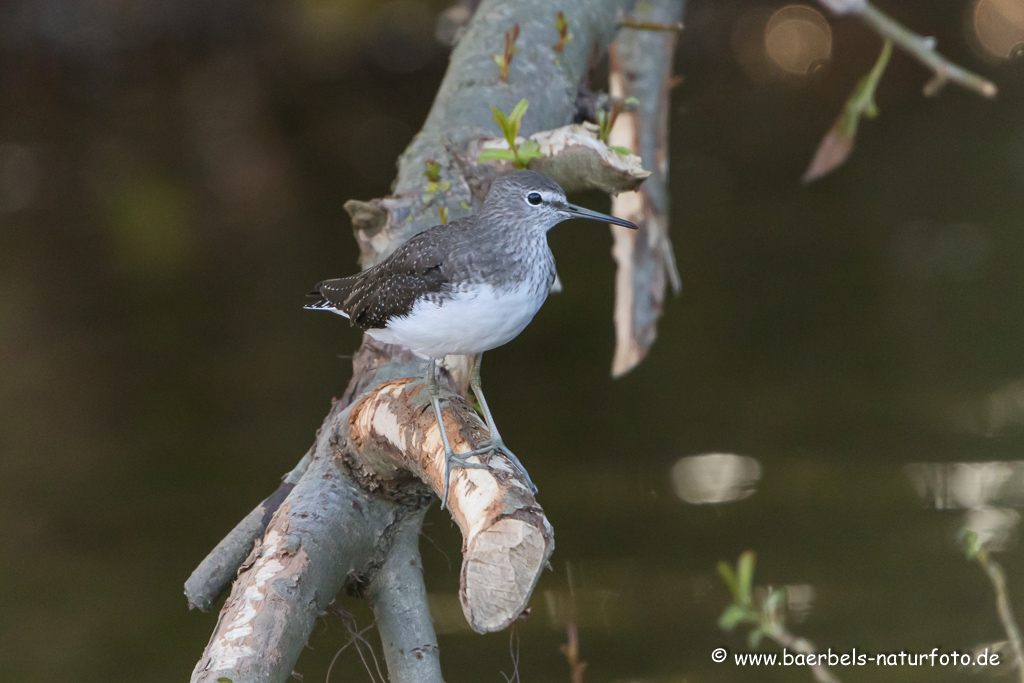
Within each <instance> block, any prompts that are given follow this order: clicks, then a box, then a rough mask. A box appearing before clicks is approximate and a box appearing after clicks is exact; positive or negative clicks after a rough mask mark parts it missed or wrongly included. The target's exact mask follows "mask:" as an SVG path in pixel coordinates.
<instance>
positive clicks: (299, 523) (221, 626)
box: [192, 410, 429, 683]
mask: <svg viewBox="0 0 1024 683" xmlns="http://www.w3.org/2000/svg"><path fill="white" fill-rule="evenodd" d="M346 417H347V415H345V413H342V412H339V411H337V410H335V411H333V412H332V413H331V415H329V416H328V418H327V421H326V423H325V425H324V428H323V429H321V433H320V437H319V439H318V440H317V444H316V446H315V448H314V452H313V457H312V461H311V463H310V465H309V469H308V471H307V472H306V475H305V476H304V477H303V478H302V480H301V481H300V482H299V483H298V485H296V486H295V488H294V489H293V490H292V492H291V493H290V494H289V495H288V497H287V498H286V499H285V501H284V503H283V504H282V505H281V507H280V508H279V509H278V511H277V513H276V514H275V515H274V517H273V519H272V520H271V521H270V524H269V526H268V527H267V532H266V535H265V536H264V538H263V541H262V543H260V544H259V545H258V546H257V547H256V548H255V549H253V552H252V554H251V555H250V556H249V559H248V560H246V563H245V564H244V565H243V566H242V569H241V570H240V571H239V575H238V580H237V581H236V582H235V584H234V586H233V587H232V590H231V595H230V596H229V597H228V599H227V601H226V602H225V603H224V607H223V609H222V610H221V614H220V618H219V619H218V621H217V627H216V628H215V629H214V632H213V636H212V637H211V639H210V642H209V644H208V645H207V646H206V650H205V652H204V653H203V657H202V659H200V660H199V663H198V664H197V665H196V668H195V671H194V672H193V674H192V681H193V683H215V682H216V681H217V680H218V679H220V678H228V679H230V680H231V681H232V682H233V683H265V682H266V681H284V680H285V679H287V678H288V677H289V676H290V675H291V672H292V670H293V668H294V666H295V662H296V661H297V660H298V658H299V654H300V653H301V652H302V649H303V647H305V645H306V641H307V640H308V639H309V635H310V633H312V631H313V626H314V624H315V623H316V619H317V617H318V616H319V614H320V613H321V612H322V611H323V610H324V608H325V607H326V606H327V604H328V603H329V602H330V601H331V600H332V599H333V598H334V595H335V593H337V592H338V591H339V590H340V589H341V588H342V587H343V586H344V585H345V584H346V583H349V582H355V584H356V585H358V584H359V582H361V581H364V580H367V579H368V578H369V576H370V575H372V573H373V571H375V569H376V567H378V566H379V565H380V564H381V562H382V561H383V558H384V557H385V555H386V554H387V552H388V550H389V549H390V542H391V537H392V534H391V531H392V530H393V529H395V528H397V527H398V526H400V523H401V522H402V521H403V520H404V518H405V517H407V516H408V515H409V514H410V508H405V507H399V506H395V505H394V504H391V503H390V502H389V501H386V500H384V499H383V498H381V497H379V496H373V495H370V494H368V493H366V492H365V491H363V490H362V489H361V488H360V487H359V486H357V485H356V484H355V483H354V482H353V481H352V480H351V479H350V478H349V477H348V476H347V473H346V472H344V471H343V470H342V469H341V468H340V467H339V464H340V462H341V461H340V459H339V458H337V457H336V446H335V444H336V443H337V442H338V441H337V439H338V437H337V435H336V431H335V430H336V427H337V425H338V424H344V423H345V418H346ZM427 501H429V498H427V497H426V496H421V499H420V505H421V506H422V505H424V504H426V502H427ZM413 509H415V508H413Z"/></svg>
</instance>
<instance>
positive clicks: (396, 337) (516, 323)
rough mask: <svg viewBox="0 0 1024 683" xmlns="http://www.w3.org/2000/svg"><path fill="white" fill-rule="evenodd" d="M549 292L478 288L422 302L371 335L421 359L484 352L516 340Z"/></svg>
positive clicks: (373, 331) (532, 288)
mask: <svg viewBox="0 0 1024 683" xmlns="http://www.w3.org/2000/svg"><path fill="white" fill-rule="evenodd" d="M546 295H547V291H546V290H544V289H543V288H537V287H531V286H530V285H529V284H527V283H524V284H523V285H521V286H520V287H519V288H518V289H514V290H504V289H502V290H497V289H495V288H494V287H492V286H490V285H474V286H473V287H472V289H468V290H467V291H460V292H456V293H454V294H453V295H450V297H449V296H446V297H445V298H444V299H443V300H442V301H441V303H434V302H431V301H427V300H426V299H421V300H420V301H418V302H417V303H416V305H414V306H413V308H412V310H411V311H409V314H408V315H404V316H400V317H397V318H393V319H391V320H390V321H389V322H388V326H387V329H383V330H379V329H372V330H367V331H366V333H367V334H368V335H370V336H371V337H373V338H374V339H376V340H378V341H382V342H385V343H387V344H400V345H402V346H404V347H406V348H408V349H409V350H411V351H412V352H413V353H415V354H416V355H418V356H420V357H422V358H441V357H442V356H446V355H448V354H450V353H483V352H484V351H488V350H490V349H493V348H495V347H498V346H501V345H502V344H505V343H507V342H509V341H511V340H512V339H515V337H516V336H518V335H519V333H520V332H522V331H523V329H524V328H525V327H526V326H527V325H528V324H530V321H531V320H533V316H534V315H536V314H537V311H538V310H540V307H541V304H543V303H544V299H545V298H546Z"/></svg>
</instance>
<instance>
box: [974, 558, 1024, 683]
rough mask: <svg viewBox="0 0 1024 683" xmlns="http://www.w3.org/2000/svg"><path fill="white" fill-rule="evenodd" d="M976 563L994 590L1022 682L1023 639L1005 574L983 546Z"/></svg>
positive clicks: (1023, 665)
mask: <svg viewBox="0 0 1024 683" xmlns="http://www.w3.org/2000/svg"><path fill="white" fill-rule="evenodd" d="M977 559H978V564H980V565H981V566H982V568H983V569H984V570H985V573H986V574H988V578H989V580H990V581H991V582H992V588H993V589H995V592H996V611H998V612H999V621H1000V622H1001V623H1002V624H1003V630H1004V631H1006V637H1007V638H1008V639H1009V641H1010V647H1011V648H1013V658H1014V660H1016V664H1017V674H1018V675H1019V676H1020V680H1021V683H1024V639H1022V638H1021V634H1020V627H1019V626H1017V620H1016V619H1015V618H1014V616H1013V607H1011V606H1010V595H1009V593H1008V592H1007V590H1006V574H1005V573H1004V572H1003V568H1002V566H1001V565H1000V564H999V563H998V562H996V561H995V560H993V559H992V558H991V556H989V554H988V551H987V550H986V549H985V548H984V546H982V547H980V548H979V549H978V555H977Z"/></svg>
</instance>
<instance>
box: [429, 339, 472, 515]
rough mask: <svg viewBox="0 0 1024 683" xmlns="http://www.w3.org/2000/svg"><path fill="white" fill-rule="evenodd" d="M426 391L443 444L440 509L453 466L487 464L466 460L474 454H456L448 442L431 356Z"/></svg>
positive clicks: (446, 500)
mask: <svg viewBox="0 0 1024 683" xmlns="http://www.w3.org/2000/svg"><path fill="white" fill-rule="evenodd" d="M426 381H427V393H428V394H429V395H430V405H431V406H432V407H433V408H434V417H435V418H436V419H437V428H438V430H439V431H440V432H441V443H443V444H444V489H443V491H442V493H441V509H442V510H444V509H445V506H446V505H447V503H448V479H449V475H450V474H451V471H452V468H453V467H462V468H465V469H473V468H486V467H487V465H485V464H484V463H480V462H468V461H467V460H466V457H467V456H470V455H476V453H473V452H470V453H466V454H465V455H456V454H455V452H454V451H452V447H451V444H449V443H448V432H446V431H445V429H444V417H442V415H441V387H440V385H439V384H438V382H437V364H436V362H435V361H434V359H433V358H431V359H430V360H429V361H427V380H426Z"/></svg>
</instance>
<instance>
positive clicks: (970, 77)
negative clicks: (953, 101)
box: [818, 0, 998, 97]
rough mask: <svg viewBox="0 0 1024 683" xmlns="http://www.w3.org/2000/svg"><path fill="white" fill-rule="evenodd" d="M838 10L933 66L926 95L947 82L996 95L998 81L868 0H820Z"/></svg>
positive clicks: (987, 94) (833, 9)
mask: <svg viewBox="0 0 1024 683" xmlns="http://www.w3.org/2000/svg"><path fill="white" fill-rule="evenodd" d="M818 2H820V3H821V4H822V5H824V6H825V7H827V8H828V9H830V10H832V12H833V13H835V14H840V15H842V14H853V15H855V16H857V17H860V19H861V20H862V21H864V22H865V23H866V24H868V25H869V26H871V27H872V28H873V29H875V31H877V32H878V33H879V34H880V35H881V36H883V37H884V38H888V39H890V40H891V41H892V42H893V43H895V44H896V46H897V47H899V48H900V49H902V50H903V51H904V52H906V53H907V54H909V55H910V56H911V57H913V58H914V59H916V60H917V61H919V62H921V63H922V64H924V65H925V66H926V67H928V68H929V69H931V70H932V72H933V73H934V74H935V77H934V78H932V80H930V81H929V82H928V84H927V85H925V88H924V93H925V95H935V94H937V93H938V92H939V90H941V89H942V86H944V85H945V84H946V83H950V82H952V83H956V84H957V85H959V86H962V87H964V88H967V89H968V90H973V91H974V92H976V93H978V94H980V95H984V96H985V97H995V96H996V93H997V92H998V88H996V85H995V83H993V82H992V81H990V80H988V79H986V78H982V77H981V76H979V75H978V74H976V73H973V72H971V71H968V70H967V69H965V68H963V67H961V66H957V65H956V64H954V63H953V62H951V61H949V60H948V59H946V58H945V57H943V56H942V55H941V54H939V53H938V52H936V50H935V39H934V38H926V37H924V36H922V35H919V34H917V33H914V32H913V31H911V30H910V29H908V28H907V27H906V26H904V25H903V24H901V23H900V22H898V21H896V20H895V19H893V18H892V17H890V16H889V15H887V14H885V13H884V12H882V11H881V10H879V9H878V8H877V7H875V6H874V5H872V4H871V3H870V2H868V1H867V0H818Z"/></svg>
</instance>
